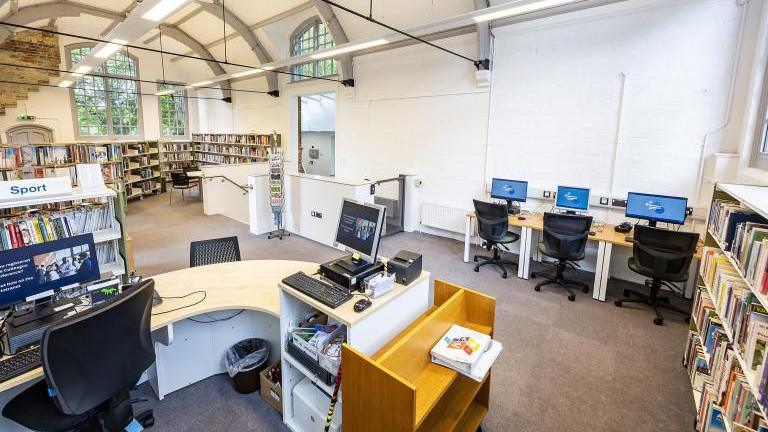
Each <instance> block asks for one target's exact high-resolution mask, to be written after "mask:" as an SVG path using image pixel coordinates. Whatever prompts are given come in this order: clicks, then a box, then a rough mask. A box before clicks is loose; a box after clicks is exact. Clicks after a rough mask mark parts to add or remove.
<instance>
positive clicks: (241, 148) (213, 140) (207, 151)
mask: <svg viewBox="0 0 768 432" xmlns="http://www.w3.org/2000/svg"><path fill="white" fill-rule="evenodd" d="M192 143H193V145H194V160H195V162H197V163H198V164H200V165H229V164H241V163H254V162H266V161H267V159H268V154H267V152H268V150H269V148H270V147H273V146H276V145H278V146H279V145H280V144H281V136H280V134H277V133H273V134H193V135H192Z"/></svg>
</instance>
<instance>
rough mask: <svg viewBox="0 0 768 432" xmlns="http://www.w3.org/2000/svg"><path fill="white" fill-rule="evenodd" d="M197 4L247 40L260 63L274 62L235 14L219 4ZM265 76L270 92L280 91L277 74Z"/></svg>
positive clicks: (272, 73) (271, 73)
mask: <svg viewBox="0 0 768 432" xmlns="http://www.w3.org/2000/svg"><path fill="white" fill-rule="evenodd" d="M197 4H199V5H200V6H202V8H203V9H204V10H205V11H206V12H208V13H209V14H211V15H213V16H215V17H217V18H219V19H220V20H225V21H226V23H227V24H228V25H229V26H230V27H232V28H233V29H234V30H235V32H237V33H238V34H239V35H240V36H241V37H242V38H243V39H244V40H245V42H246V43H247V44H248V46H249V47H250V48H251V51H253V53H254V54H255V55H256V58H258V59H259V63H261V64H264V63H271V62H272V56H271V55H269V53H268V52H267V50H266V49H264V46H263V45H262V44H261V41H259V38H258V36H256V34H255V33H254V32H253V31H252V30H251V29H250V27H248V26H247V25H246V24H245V23H244V22H243V20H241V19H240V18H239V17H238V16H237V15H235V14H233V13H232V11H230V10H229V9H226V8H224V7H223V6H222V5H218V4H212V3H205V2H201V1H198V2H197ZM265 76H266V78H267V84H268V86H269V91H276V90H278V85H277V74H275V73H274V72H268V73H267V74H266V75H265Z"/></svg>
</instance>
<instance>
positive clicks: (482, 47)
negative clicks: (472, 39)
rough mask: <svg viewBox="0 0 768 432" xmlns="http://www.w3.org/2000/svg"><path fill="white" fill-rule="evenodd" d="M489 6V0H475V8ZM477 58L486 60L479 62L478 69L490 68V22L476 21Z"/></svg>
mask: <svg viewBox="0 0 768 432" xmlns="http://www.w3.org/2000/svg"><path fill="white" fill-rule="evenodd" d="M490 6H491V2H490V1H489V0H475V10H480V9H486V8H488V7H490ZM477 54H478V56H477V58H478V59H479V60H480V61H484V60H488V62H486V63H487V64H481V65H480V69H490V68H491V65H490V59H491V23H490V22H480V23H477Z"/></svg>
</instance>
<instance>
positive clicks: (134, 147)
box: [123, 143, 157, 156]
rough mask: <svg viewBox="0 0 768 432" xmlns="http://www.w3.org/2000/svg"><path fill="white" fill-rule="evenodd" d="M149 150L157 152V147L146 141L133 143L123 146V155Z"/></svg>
mask: <svg viewBox="0 0 768 432" xmlns="http://www.w3.org/2000/svg"><path fill="white" fill-rule="evenodd" d="M150 152H157V148H156V147H154V146H152V145H150V144H148V143H133V144H128V145H127V146H125V147H123V155H124V156H130V155H136V154H140V153H150Z"/></svg>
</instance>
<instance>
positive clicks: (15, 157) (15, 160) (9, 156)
mask: <svg viewBox="0 0 768 432" xmlns="http://www.w3.org/2000/svg"><path fill="white" fill-rule="evenodd" d="M1 150H2V151H0V168H3V169H17V168H21V167H22V166H23V165H24V159H23V158H22V153H21V148H20V147H3V148H2V149H1Z"/></svg>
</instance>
